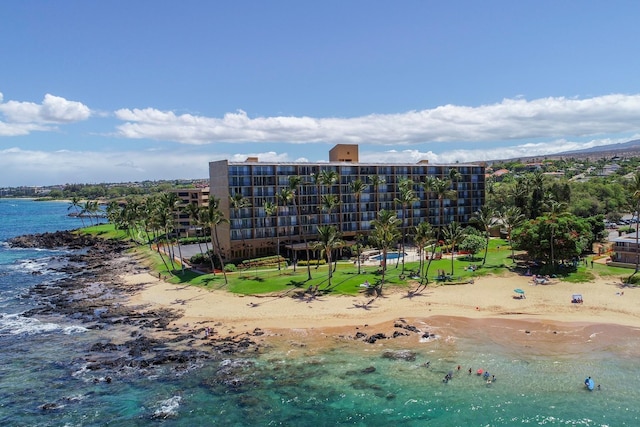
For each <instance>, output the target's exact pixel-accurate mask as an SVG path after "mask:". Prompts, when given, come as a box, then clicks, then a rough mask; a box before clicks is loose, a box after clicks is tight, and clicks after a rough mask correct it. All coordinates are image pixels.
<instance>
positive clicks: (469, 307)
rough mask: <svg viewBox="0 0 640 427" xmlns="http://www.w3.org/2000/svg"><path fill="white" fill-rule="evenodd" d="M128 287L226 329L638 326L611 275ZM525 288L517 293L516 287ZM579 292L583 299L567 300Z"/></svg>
mask: <svg viewBox="0 0 640 427" xmlns="http://www.w3.org/2000/svg"><path fill="white" fill-rule="evenodd" d="M123 280H124V281H125V282H126V283H129V284H144V286H143V287H142V290H141V291H139V292H137V293H136V294H134V295H133V296H132V297H131V299H130V303H131V304H133V305H139V304H144V305H147V304H150V305H158V306H162V307H168V308H172V309H177V310H181V311H182V312H183V317H182V318H181V319H180V320H179V321H177V322H176V324H177V326H183V327H187V328H189V327H193V325H195V324H197V325H200V327H205V326H211V327H214V325H217V326H218V327H217V328H216V329H217V330H220V331H221V332H224V329H228V330H229V331H228V332H238V331H251V330H253V329H255V328H261V329H266V330H270V329H271V330H294V329H295V330H306V331H311V330H322V329H326V328H341V327H363V326H365V325H382V324H384V323H386V322H392V321H394V320H397V319H400V318H402V319H412V320H417V321H420V320H424V319H428V318H431V317H436V316H437V317H442V316H445V317H446V316H451V317H460V318H470V319H502V320H518V321H531V322H536V323H539V322H552V323H574V324H575V323H581V324H609V325H624V326H630V327H639V328H640V310H638V306H639V303H640V293H639V291H638V290H637V289H633V288H622V287H621V286H620V283H616V282H614V279H604V278H599V279H597V280H595V281H593V282H588V283H565V282H561V281H559V280H554V281H552V282H551V283H548V284H544V285H534V284H533V282H532V280H531V278H530V277H526V276H519V275H516V274H509V275H505V276H501V277H496V276H491V277H481V278H478V279H477V280H476V281H475V283H474V284H465V285H447V286H434V285H430V286H429V287H428V288H427V289H425V290H424V291H422V292H421V293H420V294H417V295H413V296H408V295H407V292H406V291H399V290H398V291H394V290H393V289H386V290H385V294H384V296H383V297H380V298H376V299H374V298H373V297H368V296H366V295H365V294H364V293H362V294H360V295H358V296H321V297H318V298H315V299H298V298H292V297H291V296H274V295H271V296H239V295H235V294H231V293H228V292H225V291H222V290H216V291H209V290H203V289H200V288H196V287H192V286H184V285H173V284H169V283H166V282H164V281H161V280H158V278H157V277H153V276H152V275H150V274H148V273H137V274H127V275H124V276H123ZM516 288H520V289H522V290H524V291H525V297H526V298H522V299H517V298H515V297H516V296H517V294H516V293H515V292H514V289H516ZM573 294H581V295H582V296H583V299H584V302H583V303H582V304H575V303H572V302H571V298H572V295H573Z"/></svg>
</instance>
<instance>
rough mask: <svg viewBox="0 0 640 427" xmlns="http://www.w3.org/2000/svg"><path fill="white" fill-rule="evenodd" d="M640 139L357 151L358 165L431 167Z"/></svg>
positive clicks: (565, 150) (521, 156) (555, 141)
mask: <svg viewBox="0 0 640 427" xmlns="http://www.w3.org/2000/svg"><path fill="white" fill-rule="evenodd" d="M638 138H640V135H636V136H634V137H631V138H622V139H608V138H607V139H597V140H592V141H589V142H578V141H568V140H565V139H558V140H554V141H548V142H540V143H526V144H520V145H512V146H503V147H493V148H477V149H471V150H449V151H443V152H442V153H439V154H436V153H434V152H433V151H426V152H422V151H420V150H412V149H407V150H401V151H399V150H389V151H384V152H376V151H362V150H361V151H360V156H359V158H360V162H361V163H417V162H419V161H420V160H428V161H429V162H431V163H436V164H447V163H449V164H450V163H456V162H460V163H465V162H479V161H486V160H500V159H517V158H524V157H531V156H544V155H551V154H556V153H564V152H568V151H576V150H584V149H588V148H592V147H597V146H600V145H609V144H618V143H623V142H627V141H629V140H632V139H638Z"/></svg>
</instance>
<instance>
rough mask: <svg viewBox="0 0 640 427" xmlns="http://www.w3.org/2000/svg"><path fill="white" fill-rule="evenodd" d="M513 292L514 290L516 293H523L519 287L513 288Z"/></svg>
mask: <svg viewBox="0 0 640 427" xmlns="http://www.w3.org/2000/svg"><path fill="white" fill-rule="evenodd" d="M513 292H515V293H516V294H520V295H524V291H523V290H522V289H520V288H517V289H514V290H513Z"/></svg>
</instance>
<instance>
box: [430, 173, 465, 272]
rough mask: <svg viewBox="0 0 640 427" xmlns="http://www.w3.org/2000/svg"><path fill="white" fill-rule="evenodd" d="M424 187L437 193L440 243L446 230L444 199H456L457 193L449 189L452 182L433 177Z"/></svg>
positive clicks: (432, 252)
mask: <svg viewBox="0 0 640 427" xmlns="http://www.w3.org/2000/svg"><path fill="white" fill-rule="evenodd" d="M422 185H423V186H424V188H425V190H426V191H428V192H431V193H435V195H436V197H437V198H438V234H437V240H438V241H440V240H441V239H442V230H443V228H444V199H449V198H453V197H456V196H457V193H456V192H455V191H453V190H451V189H450V188H449V186H450V185H451V183H450V181H448V180H446V179H440V178H437V177H433V176H428V177H426V179H425V181H424V182H423V183H422ZM436 246H437V245H433V249H432V251H431V256H430V257H429V263H428V264H427V273H428V272H429V267H431V261H433V257H434V255H435V252H436Z"/></svg>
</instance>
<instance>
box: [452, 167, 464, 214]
mask: <svg viewBox="0 0 640 427" xmlns="http://www.w3.org/2000/svg"><path fill="white" fill-rule="evenodd" d="M460 178H462V174H461V173H460V170H459V169H458V168H451V169H449V181H451V183H452V187H453V188H452V190H453V191H455V192H456V198H457V197H458V181H460ZM457 213H458V209H456V214H457ZM456 221H459V218H456Z"/></svg>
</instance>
